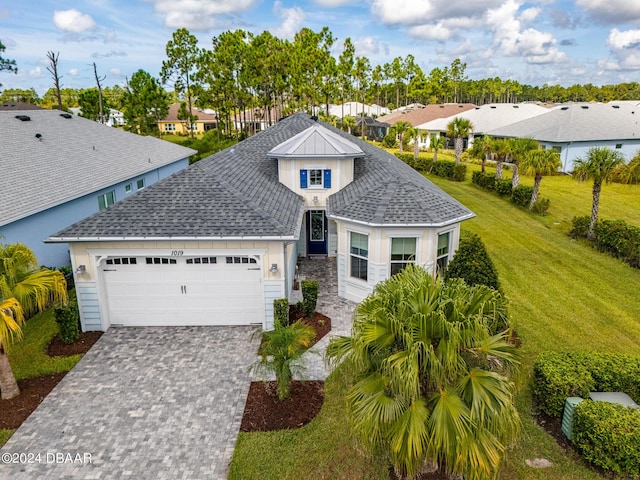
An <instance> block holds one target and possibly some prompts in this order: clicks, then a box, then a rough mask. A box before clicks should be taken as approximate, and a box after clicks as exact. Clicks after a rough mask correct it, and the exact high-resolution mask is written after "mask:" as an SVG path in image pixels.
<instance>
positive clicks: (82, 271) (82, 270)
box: [76, 265, 87, 275]
mask: <svg viewBox="0 0 640 480" xmlns="http://www.w3.org/2000/svg"><path fill="white" fill-rule="evenodd" d="M86 271H87V267H85V266H84V265H78V268H76V275H77V274H79V273H84V272H86Z"/></svg>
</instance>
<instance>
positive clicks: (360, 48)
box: [353, 36, 380, 57]
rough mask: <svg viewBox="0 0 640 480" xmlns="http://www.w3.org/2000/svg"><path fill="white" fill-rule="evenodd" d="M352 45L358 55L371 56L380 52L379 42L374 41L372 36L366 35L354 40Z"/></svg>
mask: <svg viewBox="0 0 640 480" xmlns="http://www.w3.org/2000/svg"><path fill="white" fill-rule="evenodd" d="M353 46H354V47H355V49H356V55H358V56H364V57H368V56H372V55H378V54H379V53H380V43H379V42H376V41H375V40H374V39H373V37H370V36H367V37H362V38H359V39H356V40H354V42H353Z"/></svg>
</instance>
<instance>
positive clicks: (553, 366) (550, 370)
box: [533, 352, 640, 417]
mask: <svg viewBox="0 0 640 480" xmlns="http://www.w3.org/2000/svg"><path fill="white" fill-rule="evenodd" d="M592 391H613V392H625V393H626V394H627V395H629V396H630V397H631V398H633V399H634V400H635V401H636V402H638V401H640V357H634V356H633V355H627V354H606V353H556V352H544V353H541V354H540V355H539V356H538V358H537V359H536V361H535V363H534V365H533V394H534V397H535V399H536V403H537V404H538V407H539V408H540V410H542V411H543V412H544V413H546V414H547V415H550V416H553V417H559V416H560V415H561V414H562V409H563V406H564V401H565V399H566V398H567V397H583V398H587V397H588V396H589V392H592Z"/></svg>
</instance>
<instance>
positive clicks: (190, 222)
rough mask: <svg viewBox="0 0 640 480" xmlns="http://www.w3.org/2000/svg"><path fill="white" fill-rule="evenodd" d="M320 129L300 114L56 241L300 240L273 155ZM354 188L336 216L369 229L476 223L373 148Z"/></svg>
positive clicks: (297, 211) (299, 212)
mask: <svg viewBox="0 0 640 480" xmlns="http://www.w3.org/2000/svg"><path fill="white" fill-rule="evenodd" d="M313 125H316V123H315V122H314V121H313V120H312V119H311V118H310V117H309V116H308V115H306V114H302V113H299V114H295V115H292V116H291V117H288V118H285V119H283V120H281V121H280V122H279V123H277V124H275V125H273V126H272V127H269V128H268V129H266V130H264V131H262V132H260V133H258V134H257V135H254V136H252V137H250V138H248V139H246V140H244V141H242V142H240V143H239V144H237V145H235V146H233V147H230V148H228V149H226V150H223V151H222V152H218V153H216V154H214V155H212V156H210V157H208V158H206V159H203V160H200V161H199V162H198V163H195V164H193V165H192V166H191V167H189V168H187V169H185V170H183V171H181V172H178V173H176V174H174V175H173V176H171V177H168V178H166V179H164V180H161V181H160V182H158V183H156V184H154V185H152V186H150V187H148V188H146V189H144V190H142V191H141V192H139V193H137V194H136V195H134V196H132V197H130V198H128V199H125V200H123V201H121V202H119V203H116V204H115V205H113V206H111V207H110V208H108V209H106V210H104V211H102V212H100V213H97V214H95V215H93V216H91V217H89V218H87V219H85V220H82V221H80V222H78V223H76V224H74V225H72V226H70V227H68V228H66V229H64V230H63V231H61V232H59V233H57V234H55V235H53V236H52V240H56V239H57V240H59V241H60V240H62V239H67V240H71V239H98V238H104V239H108V238H111V239H126V238H221V237H225V238H229V237H232V238H236V237H237V238H247V237H251V238H297V237H298V235H299V233H300V226H301V222H302V216H303V213H304V201H303V198H302V197H301V196H300V195H298V194H296V193H295V192H293V191H291V190H289V189H288V188H287V187H286V186H284V185H283V184H281V183H280V182H279V181H278V167H277V160H276V159H275V158H270V157H269V156H268V155H267V154H268V152H270V151H271V150H272V149H273V148H274V147H276V146H277V145H280V144H282V143H283V142H285V141H286V140H288V139H290V138H292V137H293V136H295V135H297V134H299V133H300V132H303V131H304V130H306V129H307V128H309V127H311V126H313ZM322 125H323V126H324V127H326V128H328V129H330V130H331V131H332V132H334V133H336V134H338V135H340V136H341V137H343V138H345V139H348V140H349V141H350V142H352V143H353V144H355V145H357V146H358V147H359V148H360V149H361V150H362V151H363V152H364V154H365V155H364V157H362V158H359V159H356V160H355V172H354V181H353V182H352V183H350V184H349V185H347V186H346V187H345V188H343V189H342V190H341V191H339V192H337V193H335V194H333V195H332V196H331V197H329V201H328V206H327V212H328V214H329V215H334V216H338V217H348V218H349V219H351V220H354V221H358V222H364V223H369V224H388V225H407V224H423V225H427V224H428V225H441V224H448V223H453V222H455V221H459V220H460V219H463V218H469V217H471V216H473V213H472V212H471V211H470V210H468V209H467V208H466V207H464V206H463V205H461V204H460V203H458V202H457V201H456V200H454V199H453V198H451V197H450V196H449V195H447V194H446V193H444V192H443V191H442V190H440V189H439V188H438V187H436V186H435V185H433V184H432V183H431V182H429V181H428V180H427V179H425V178H424V177H423V176H422V175H421V174H419V173H418V172H416V171H415V170H413V169H412V168H411V167H409V166H407V165H406V164H404V163H403V162H401V161H400V160H399V159H398V158H396V157H395V156H393V155H390V154H388V153H387V152H385V151H384V150H381V149H379V148H377V147H375V146H373V145H371V144H369V143H367V142H365V141H362V140H360V139H358V138H355V137H353V136H351V135H348V134H347V133H344V132H342V131H340V130H338V129H335V128H333V127H331V126H329V125H326V124H322Z"/></svg>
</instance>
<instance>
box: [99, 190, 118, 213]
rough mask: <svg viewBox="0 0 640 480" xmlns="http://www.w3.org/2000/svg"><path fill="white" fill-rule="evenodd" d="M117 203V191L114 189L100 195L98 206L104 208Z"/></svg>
mask: <svg viewBox="0 0 640 480" xmlns="http://www.w3.org/2000/svg"><path fill="white" fill-rule="evenodd" d="M114 203H116V193H115V191H114V190H111V191H110V192H106V193H103V194H101V195H98V208H99V209H100V210H104V209H105V208H107V207H110V206H111V205H113V204H114Z"/></svg>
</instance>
